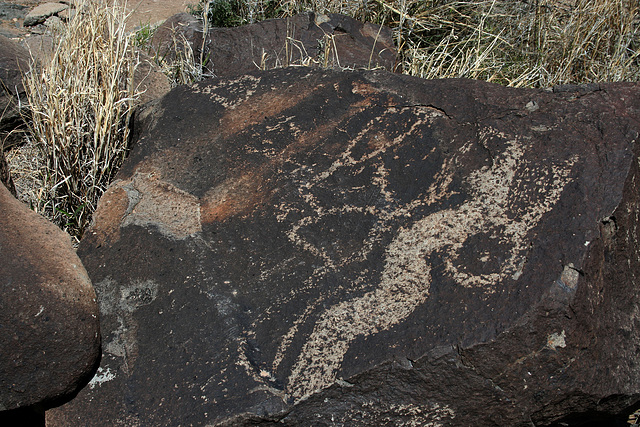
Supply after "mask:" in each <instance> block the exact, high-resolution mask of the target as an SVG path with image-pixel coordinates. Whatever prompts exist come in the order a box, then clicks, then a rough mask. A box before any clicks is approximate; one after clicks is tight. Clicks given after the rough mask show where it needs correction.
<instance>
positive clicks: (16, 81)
mask: <svg viewBox="0 0 640 427" xmlns="http://www.w3.org/2000/svg"><path fill="white" fill-rule="evenodd" d="M28 70H29V52H27V50H26V49H24V48H23V47H21V46H20V45H19V44H17V43H16V42H14V41H13V40H11V39H8V38H7V37H4V36H2V35H0V149H2V147H4V149H6V148H7V147H9V146H11V145H15V144H16V143H17V142H18V141H21V139H20V138H21V136H20V133H19V132H17V131H16V129H19V128H20V127H21V126H23V125H24V123H23V120H22V116H21V115H20V109H19V102H18V99H21V100H22V101H24V100H26V95H25V91H24V87H23V86H22V73H25V72H27V71H28Z"/></svg>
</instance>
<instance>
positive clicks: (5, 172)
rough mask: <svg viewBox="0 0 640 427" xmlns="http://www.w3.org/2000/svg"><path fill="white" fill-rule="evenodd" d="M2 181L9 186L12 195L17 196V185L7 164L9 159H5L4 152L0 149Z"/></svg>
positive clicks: (0, 175) (0, 180) (0, 178)
mask: <svg viewBox="0 0 640 427" xmlns="http://www.w3.org/2000/svg"><path fill="white" fill-rule="evenodd" d="M0 183H2V184H4V186H5V187H7V189H8V190H9V192H10V193H11V195H12V196H14V197H15V196H16V187H15V185H14V184H13V179H11V174H10V173H9V165H8V164H7V160H6V159H5V157H4V152H3V151H2V150H0Z"/></svg>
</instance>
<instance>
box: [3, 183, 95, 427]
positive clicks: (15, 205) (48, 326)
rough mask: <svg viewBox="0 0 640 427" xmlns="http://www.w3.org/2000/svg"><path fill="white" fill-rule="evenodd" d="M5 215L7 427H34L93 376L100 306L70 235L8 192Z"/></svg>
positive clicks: (4, 408)
mask: <svg viewBox="0 0 640 427" xmlns="http://www.w3.org/2000/svg"><path fill="white" fill-rule="evenodd" d="M0 212H1V215H0V260H1V262H0V349H2V350H1V351H0V421H2V422H4V425H32V424H30V423H28V422H26V421H25V420H26V419H27V414H30V416H34V417H36V418H38V417H41V418H42V420H43V421H44V409H45V408H46V407H47V406H50V405H54V404H60V402H62V401H64V400H65V399H69V398H70V397H71V396H72V395H73V394H74V393H76V392H77V391H78V390H79V389H80V388H81V387H82V386H84V385H85V384H86V383H87V382H88V381H89V380H90V379H91V377H92V376H93V374H94V372H95V369H96V365H97V363H98V358H99V356H100V329H99V328H100V325H99V321H98V305H97V302H96V295H95V292H94V290H93V287H92V286H91V282H90V281H89V276H88V275H87V272H86V271H85V269H84V267H83V266H82V263H81V262H80V259H79V258H78V256H77V255H76V253H75V251H74V249H73V247H72V246H71V239H70V238H69V236H68V235H67V234H66V233H64V232H63V231H61V230H60V229H59V228H57V227H56V226H55V225H53V224H52V223H50V222H48V221H47V220H45V219H44V218H42V217H41V216H40V215H38V214H36V213H35V212H33V211H31V210H30V209H28V208H27V207H26V206H25V205H24V204H23V203H22V202H20V201H18V200H17V199H16V198H15V197H13V196H12V195H11V194H10V193H9V191H8V190H7V188H6V187H5V186H4V185H0ZM1 411H7V412H1ZM39 413H42V415H41V416H40V415H38V414H39ZM15 417H18V418H19V419H20V420H21V422H20V423H16V424H13V423H12V424H8V423H6V421H7V419H12V418H15ZM16 420H17V418H16Z"/></svg>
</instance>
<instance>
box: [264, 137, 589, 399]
mask: <svg viewBox="0 0 640 427" xmlns="http://www.w3.org/2000/svg"><path fill="white" fill-rule="evenodd" d="M492 132H493V131H492V130H491V129H487V130H485V136H487V135H489V134H491V133H492ZM465 149H468V147H462V148H461V151H463V150H465ZM525 150H526V146H525V145H524V144H522V143H521V142H519V141H518V139H517V138H513V139H512V140H510V141H508V142H507V144H506V149H505V150H504V151H503V152H502V153H500V154H499V155H497V156H496V157H495V158H494V159H493V163H492V165H491V166H486V167H483V168H482V169H480V170H477V171H476V172H474V173H472V174H471V175H470V176H469V177H468V178H467V180H466V181H467V184H468V186H469V188H470V189H471V191H470V196H469V198H468V199H467V201H465V202H464V203H462V204H461V205H459V206H457V207H455V208H451V209H445V210H440V211H437V212H435V213H432V214H430V215H427V216H426V217H424V218H422V219H419V220H417V221H415V222H414V223H413V225H411V226H410V227H406V228H401V229H400V230H399V231H398V233H397V234H396V236H395V238H394V239H393V241H392V242H391V243H390V244H389V245H388V246H387V247H386V250H385V255H384V257H385V259H384V267H383V270H382V274H381V276H380V282H379V284H378V285H377V287H376V288H375V290H372V291H370V292H367V293H365V294H364V295H362V296H360V297H357V298H353V299H351V300H347V301H344V302H341V303H338V304H335V305H333V306H330V307H328V308H326V309H325V310H324V311H322V313H321V314H320V316H319V317H318V320H317V321H316V323H315V326H314V328H313V331H312V332H311V334H310V335H309V337H308V338H307V339H306V340H305V342H304V344H303V346H302V349H301V351H300V353H299V355H298V356H297V360H296V362H295V364H294V366H293V368H292V370H291V374H290V375H289V377H288V380H287V386H286V391H287V393H288V395H289V396H290V397H292V398H293V399H294V400H300V399H304V398H305V397H306V396H308V395H310V394H312V393H314V392H315V391H317V390H319V389H322V388H324V387H327V386H329V385H331V384H333V383H334V382H335V381H336V380H337V373H338V371H339V369H340V367H341V363H342V361H343V358H344V355H345V354H346V353H347V351H348V349H349V347H350V345H351V343H352V342H353V341H354V340H355V339H356V338H357V337H359V336H361V337H362V336H365V337H366V336H368V335H371V334H376V333H378V332H380V331H382V330H386V329H389V328H391V327H392V326H394V325H396V324H398V323H400V322H402V321H403V320H404V319H406V318H407V317H408V316H409V315H410V314H411V313H412V312H413V311H414V310H415V309H416V308H417V307H418V306H420V305H421V304H423V303H425V301H427V299H428V298H429V295H430V284H431V271H432V265H431V264H430V261H429V260H430V258H432V257H433V256H436V257H438V258H439V260H440V261H441V262H443V265H444V271H445V275H447V276H448V277H450V278H451V279H453V281H454V282H455V283H456V284H457V285H458V286H463V287H475V288H480V289H481V290H482V291H483V292H484V293H487V294H491V293H492V292H494V289H495V288H496V287H497V286H498V285H499V283H500V281H502V280H503V279H505V278H507V277H511V278H513V279H517V278H518V277H519V275H520V274H521V272H522V268H523V266H524V264H525V263H526V252H527V249H528V247H529V244H530V242H529V241H527V238H526V237H527V234H528V233H529V231H530V230H531V229H532V228H534V227H535V226H536V225H537V224H538V223H539V221H540V220H541V218H542V217H543V215H544V214H545V213H547V212H548V211H550V210H551V209H552V207H553V206H554V204H555V203H556V202H557V201H558V199H559V198H560V196H561V194H562V191H563V189H564V187H565V185H566V184H567V183H568V182H569V180H570V178H569V174H570V172H571V168H572V166H573V165H574V164H575V162H576V161H577V157H572V158H570V159H569V160H566V161H564V162H557V163H553V164H548V165H545V166H544V167H541V166H540V165H537V166H538V168H537V169H536V165H530V164H528V162H527V161H525V160H524V159H523V155H524V152H525ZM343 162H344V164H347V163H349V162H348V161H344V160H343ZM340 167H341V166H340V165H338V164H335V165H334V167H333V168H332V169H333V170H337V169H339V168H340ZM447 169H449V164H448V163H447V162H445V163H444V164H443V166H442V170H441V172H440V173H439V174H438V179H437V180H436V182H434V183H433V184H432V185H431V187H430V188H429V189H428V191H426V193H424V197H422V198H420V199H419V200H414V201H413V202H412V203H410V204H408V205H407V206H405V207H404V208H405V209H406V210H408V212H409V214H410V212H411V210H412V209H414V208H415V207H416V206H419V205H423V206H424V205H430V204H431V203H433V202H434V201H436V200H438V199H441V198H443V197H444V196H445V195H446V194H445V193H446V191H447V186H448V183H449V182H450V173H451V171H450V170H447ZM514 198H515V199H517V200H514ZM514 202H517V203H518V206H523V207H522V208H521V209H519V210H518V211H517V213H518V214H517V215H516V216H513V217H510V216H508V215H507V209H508V208H510V207H513V204H514ZM406 213H407V212H406V211H405V214H406ZM294 228H295V227H294ZM479 233H485V234H486V235H488V236H489V238H491V239H498V241H500V242H501V247H502V248H504V247H508V248H509V249H508V251H507V253H506V254H502V255H503V256H505V258H506V259H505V260H504V261H503V262H501V263H500V266H499V268H498V269H495V271H492V272H488V273H483V274H474V273H472V272H469V271H465V269H464V268H463V267H462V266H463V264H462V263H463V260H462V259H460V250H461V248H462V247H463V246H464V245H465V242H467V240H468V239H469V238H470V237H472V236H475V235H477V234H479ZM294 234H295V233H293V234H292V240H294V239H296V236H295V235H294ZM296 241H297V243H298V244H299V245H300V246H302V247H303V248H304V249H306V250H314V248H310V247H309V245H308V244H307V243H306V242H303V241H302V240H300V239H297V240H296ZM315 250H316V251H317V252H321V251H320V250H319V249H315ZM492 255H496V254H488V253H483V254H480V255H479V257H480V258H489V257H491V256H492ZM481 260H482V259H481ZM307 314H308V313H307ZM304 317H305V316H304V315H303V316H302V319H304ZM297 327H298V326H297V325H296V326H294V327H292V328H291V330H290V333H289V334H288V335H287V336H285V338H284V339H283V341H282V343H281V345H280V352H279V356H278V357H276V360H275V362H274V369H277V366H278V364H279V363H280V358H281V357H282V354H283V353H284V352H286V351H288V350H289V346H290V341H291V336H293V335H295V334H296V333H297Z"/></svg>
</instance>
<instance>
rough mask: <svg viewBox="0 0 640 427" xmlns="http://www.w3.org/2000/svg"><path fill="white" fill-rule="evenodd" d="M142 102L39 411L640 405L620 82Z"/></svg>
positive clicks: (279, 88)
mask: <svg viewBox="0 0 640 427" xmlns="http://www.w3.org/2000/svg"><path fill="white" fill-rule="evenodd" d="M149 108H150V109H152V110H147V114H146V115H143V116H142V117H145V119H144V121H143V122H138V123H137V132H138V137H137V142H136V143H135V145H134V148H133V151H132V153H131V156H130V157H129V159H128V160H127V161H126V162H125V165H124V166H123V168H122V169H121V171H120V172H119V174H118V179H117V180H116V181H115V182H114V183H113V185H112V186H111V187H110V188H109V190H108V191H107V192H106V193H105V195H104V196H103V198H102V199H101V201H100V205H99V208H98V210H97V212H96V215H95V223H94V226H93V227H92V229H91V230H90V231H89V232H87V234H86V235H85V238H84V239H83V241H82V242H81V244H80V248H79V255H80V257H81V259H82V261H83V262H84V264H85V266H86V268H87V271H88V272H89V275H90V276H91V279H92V281H93V283H94V284H95V287H96V292H97V295H98V301H99V305H100V315H101V326H102V331H103V336H104V342H103V356H102V362H101V366H100V368H99V369H98V373H97V375H96V376H95V377H94V378H93V380H92V381H91V383H90V386H89V387H87V388H85V389H84V390H83V391H81V392H80V394H79V395H78V397H77V398H76V399H74V400H73V401H71V402H70V403H69V404H67V405H64V406H62V407H60V408H56V409H54V410H51V411H49V412H48V413H47V423H48V424H47V425H49V426H66V425H70V424H81V425H96V426H103V425H143V424H144V425H228V426H238V425H254V424H258V423H262V424H264V425H270V424H276V423H278V425H291V426H294V425H296V426H297V425H349V426H365V425H366V426H370V425H432V424H433V425H437V424H440V425H447V426H469V425H478V426H481V425H482V426H484V425H502V426H530V425H532V424H535V425H550V424H552V423H554V422H572V423H573V422H576V423H578V422H580V421H585V420H588V421H594V420H598V419H609V420H610V419H611V417H615V416H625V415H626V413H625V411H631V410H633V409H634V408H636V407H637V405H638V402H639V401H640V376H638V374H637V373H638V348H639V346H640V324H639V323H640V315H639V311H638V307H639V306H640V304H639V303H640V289H639V288H638V286H637V277H638V274H640V247H639V241H638V238H639V235H638V228H637V224H638V216H639V214H640V213H639V206H640V200H639V188H638V186H639V185H640V176H639V165H638V156H639V155H640V152H639V148H638V145H637V139H638V134H639V131H640V121H639V120H638V115H637V113H638V111H640V88H639V87H638V86H637V85H634V84H608V85H600V86H598V85H593V86H575V87H574V86H565V87H558V88H554V89H553V90H523V89H512V88H505V87H501V86H497V85H493V84H489V83H484V82H476V81H469V80H440V81H424V80H420V79H416V78H411V77H408V76H400V75H394V74H391V73H387V72H354V73H339V72H333V71H320V70H316V71H313V70H310V69H303V68H288V69H280V70H273V71H269V72H254V73H251V74H248V75H245V76H241V77H237V78H235V79H230V80H209V81H205V82H202V83H199V84H197V85H194V86H191V87H179V88H176V89H174V90H172V91H171V92H170V93H169V94H168V95H167V96H165V97H164V98H163V99H162V100H161V101H159V102H157V103H155V104H154V105H152V106H150V107H149ZM634 405H635V406H634ZM572 425H573V424H572Z"/></svg>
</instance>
